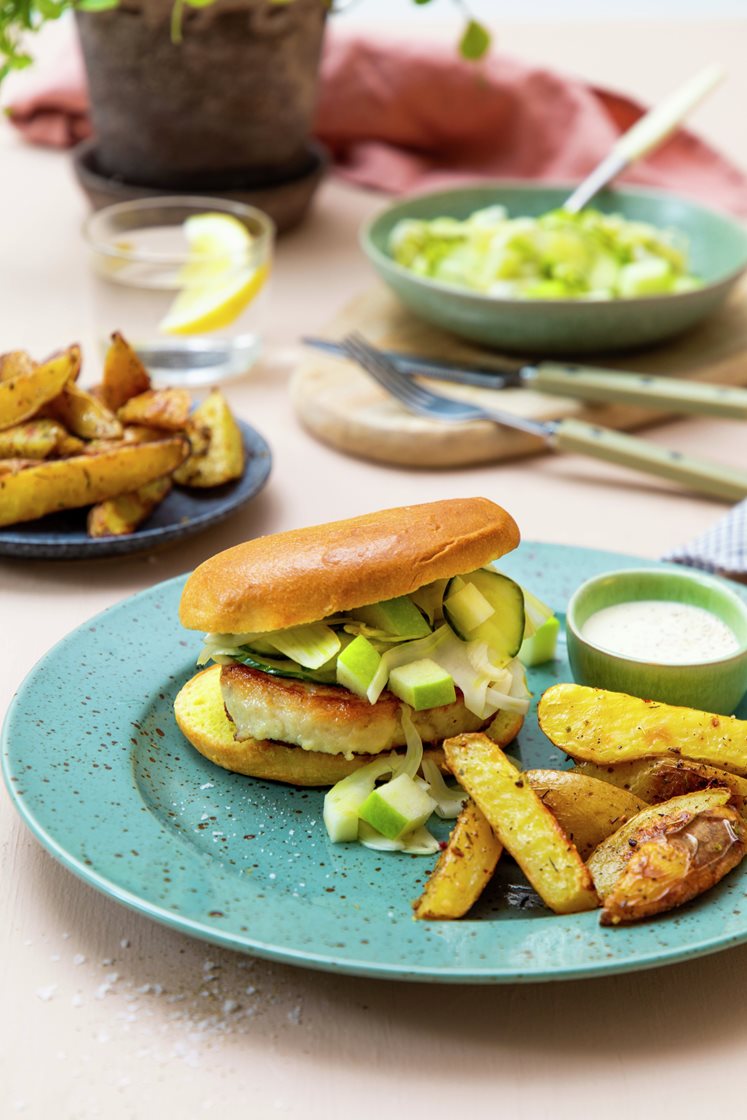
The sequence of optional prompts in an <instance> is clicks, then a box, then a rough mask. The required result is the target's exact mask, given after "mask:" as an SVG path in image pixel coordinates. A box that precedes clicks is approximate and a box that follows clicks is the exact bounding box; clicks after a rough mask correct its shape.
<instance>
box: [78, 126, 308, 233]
mask: <svg viewBox="0 0 747 1120" xmlns="http://www.w3.org/2000/svg"><path fill="white" fill-rule="evenodd" d="M328 165H329V157H328V155H327V152H326V151H325V149H324V148H323V147H322V146H321V145H319V144H316V143H315V142H313V141H312V142H310V143H309V146H308V162H307V164H306V167H305V168H304V169H303V170H302V171H301V172H300V173H299V174H297V175H294V176H293V177H292V178H289V179H285V180H283V181H281V182H274V183H271V184H261V183H247V185H246V186H245V187H235V186H234V187H232V188H231V189H230V190H210V191H204V190H201V191H198V192H197V193H199V194H210V195H211V196H213V197H214V198H225V199H231V200H233V201H234V202H243V203H246V204H247V205H249V206H256V207H257V208H258V209H259V210H263V211H264V213H265V214H268V215H269V216H270V217H271V218H272V220H273V221H274V223H275V225H276V227H277V229H278V232H280V233H282V232H283V231H285V230H288V229H291V228H292V227H293V226H295V225H297V224H298V223H299V222H300V221H301V220H302V218H303V217H304V216H305V214H306V211H307V210H308V208H309V206H310V205H311V200H312V198H313V196H314V193H315V192H316V189H317V187H318V186H319V184H320V182H321V180H322V178H323V176H324V173H325V171H326V169H327V167H328ZM73 169H74V171H75V177H76V178H77V180H78V183H79V184H80V186H81V188H82V189H83V191H84V193H85V195H86V196H87V198H88V201H89V202H90V203H91V206H92V207H93V208H94V210H101V209H102V207H104V206H109V205H111V204H112V203H115V202H129V201H132V200H133V199H138V198H155V197H158V196H159V195H179V194H184V195H188V194H194V193H195V191H194V190H193V189H186V188H185V189H184V190H174V189H173V188H167V189H164V190H159V189H157V188H155V187H146V186H142V185H141V184H139V183H128V182H125V181H124V180H123V179H119V178H115V177H113V176H109V175H106V174H105V173H104V172H103V171H102V170H101V169H100V167H99V164H98V158H97V148H96V140H95V139H90V140H84V141H83V143H82V144H79V145H78V146H77V147H76V148H75V151H74V152H73Z"/></svg>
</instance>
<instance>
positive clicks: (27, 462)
mask: <svg viewBox="0 0 747 1120" xmlns="http://www.w3.org/2000/svg"><path fill="white" fill-rule="evenodd" d="M38 465H39V460H38V459H0V477H2V476H3V475H6V474H18V472H19V471H25V470H27V469H28V468H29V467H38Z"/></svg>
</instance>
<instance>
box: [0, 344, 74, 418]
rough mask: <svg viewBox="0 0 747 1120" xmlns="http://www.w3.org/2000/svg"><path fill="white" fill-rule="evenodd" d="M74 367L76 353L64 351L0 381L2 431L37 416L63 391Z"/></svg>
mask: <svg viewBox="0 0 747 1120" xmlns="http://www.w3.org/2000/svg"><path fill="white" fill-rule="evenodd" d="M74 369H75V361H74V355H72V354H71V353H70V351H65V353H63V354H59V355H58V356H57V357H55V358H50V360H49V361H48V362H44V363H43V364H42V365H40V366H35V367H34V368H33V369H30V370H27V371H26V372H25V373H19V374H17V375H16V376H15V377H10V378H8V380H7V381H6V380H2V381H0V431H3V430H4V429H5V428H12V427H14V425H16V424H20V423H21V421H23V420H28V419H29V418H30V417H31V416H34V414H35V413H36V412H38V411H39V409H40V408H41V407H42V406H43V405H46V404H47V402H48V401H51V400H52V399H53V398H54V397H56V396H57V395H58V393H60V391H61V390H62V389H63V386H64V385H66V383H67V382H68V380H69V379H70V377H71V376H72V374H73V371H74ZM63 422H64V421H63Z"/></svg>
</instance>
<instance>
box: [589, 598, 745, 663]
mask: <svg viewBox="0 0 747 1120" xmlns="http://www.w3.org/2000/svg"><path fill="white" fill-rule="evenodd" d="M581 634H582V636H583V637H584V638H585V639H586V640H587V641H589V642H593V643H594V645H596V646H600V647H601V648H602V649H606V650H609V651H610V653H618V654H622V655H623V656H624V657H632V658H635V659H636V660H638V661H653V662H658V663H659V664H661V665H688V664H692V663H693V662H699V661H716V660H719V659H720V658H723V657H729V656H730V655H732V654H735V653H736V652H737V651H738V649H739V643H738V641H737V638H736V635H735V634H734V632H733V630H731V629H730V627H729V626H727V625H726V623H725V622H723V621H722V620H721V619H720V618H718V617H717V616H716V615H715V614H712V613H711V612H710V611H707V610H705V609H704V608H703V607H694V606H691V604H689V603H678V602H673V601H669V600H658V599H641V600H638V601H635V602H628V603H616V604H615V605H614V606H611V607H603V608H602V609H601V610H599V611H596V613H595V614H593V615H591V616H590V617H589V618H588V619H587V620H586V622H585V623H584V625H583V627H582V628H581Z"/></svg>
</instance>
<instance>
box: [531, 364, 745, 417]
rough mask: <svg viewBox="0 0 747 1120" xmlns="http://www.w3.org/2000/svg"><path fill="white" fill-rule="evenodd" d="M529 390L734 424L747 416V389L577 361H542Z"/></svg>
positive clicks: (537, 366) (533, 374) (532, 369)
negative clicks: (693, 414) (620, 371)
mask: <svg viewBox="0 0 747 1120" xmlns="http://www.w3.org/2000/svg"><path fill="white" fill-rule="evenodd" d="M526 383H527V385H528V387H529V388H532V389H537V390H539V392H541V393H553V394H555V395H556V396H563V397H577V398H580V399H581V400H588V401H619V402H620V403H621V404H636V405H640V406H641V407H642V408H662V409H666V410H668V411H669V412H697V413H700V414H702V415H704V416H722V417H726V418H728V419H732V420H744V419H745V418H746V417H747V389H740V388H739V387H737V386H732V385H707V384H705V383H703V382H702V381H683V380H682V379H680V378H676V377H654V376H653V375H652V374H648V373H617V372H615V371H613V370H609V369H595V368H594V367H593V366H578V365H575V364H574V363H572V362H538V363H537V364H536V365H535V366H532V367H531V370H530V371H528V373H527V375H526Z"/></svg>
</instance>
